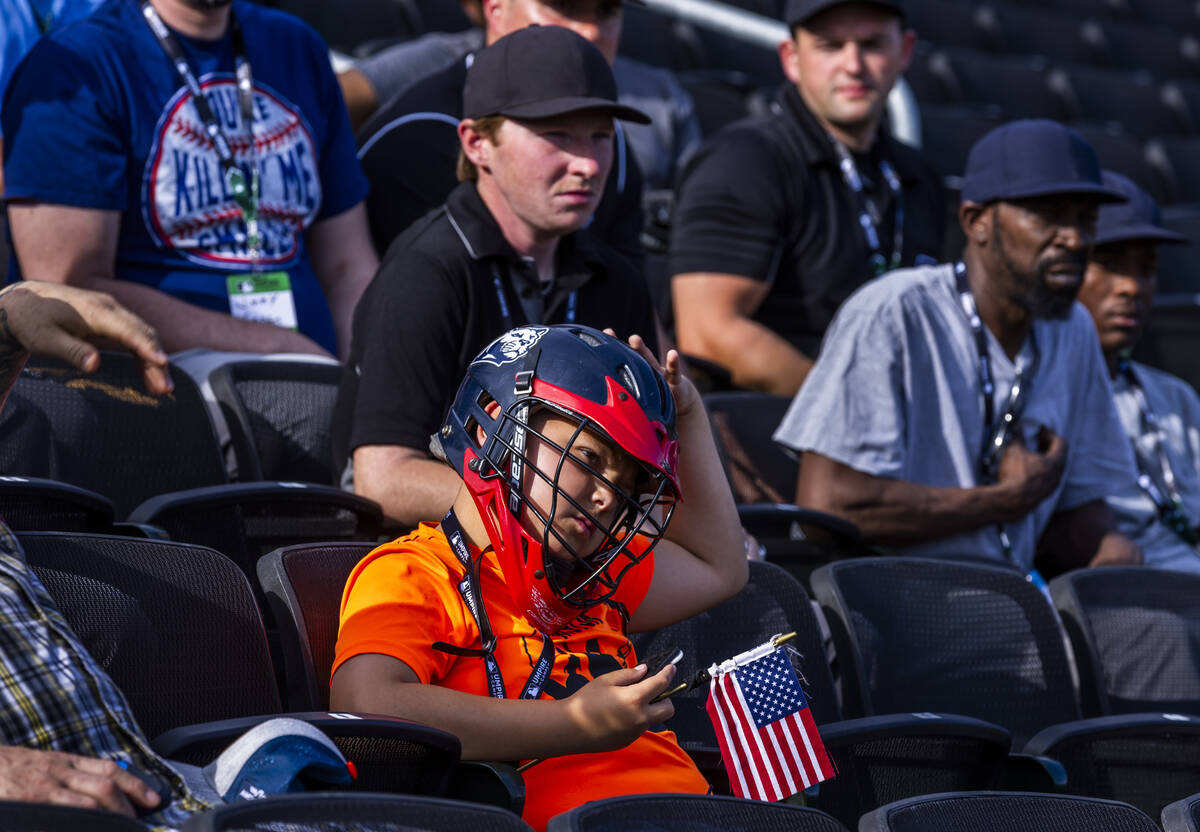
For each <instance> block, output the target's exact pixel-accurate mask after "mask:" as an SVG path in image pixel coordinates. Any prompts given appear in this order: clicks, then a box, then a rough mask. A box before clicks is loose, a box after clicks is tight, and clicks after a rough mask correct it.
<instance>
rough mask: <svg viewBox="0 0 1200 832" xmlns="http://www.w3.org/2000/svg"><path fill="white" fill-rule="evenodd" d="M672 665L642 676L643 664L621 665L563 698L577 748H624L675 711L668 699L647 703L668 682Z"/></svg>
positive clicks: (672, 668) (643, 671)
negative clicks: (619, 667) (578, 736)
mask: <svg viewBox="0 0 1200 832" xmlns="http://www.w3.org/2000/svg"><path fill="white" fill-rule="evenodd" d="M674 678H675V666H674V665H667V666H666V667H664V668H663V669H662V670H661V671H659V672H658V673H657V674H655V675H654V676H650V677H646V665H644V664H639V665H638V666H637V667H634V668H622V669H621V670H614V671H613V672H611V673H606V674H604V675H603V676H600V677H598V678H596V679H593V680H592V681H590V682H588V683H587V684H586V685H584V686H583V687H582V688H580V689H579V690H577V691H576V692H575V693H574V694H572V695H571V696H569V697H568V698H567V699H564V700H563V703H562V704H563V705H564V706H565V707H566V710H567V715H568V717H569V719H570V720H571V723H572V724H573V725H574V726H575V728H576V729H577V730H578V732H579V735H580V739H581V742H580V749H579V750H580V752H584V751H612V750H614V749H617V748H624V747H625V746H627V745H629V743H631V742H633V741H634V740H636V739H637V738H638V737H639V736H641V735H642V733H643V732H645V731H646V730H647V729H648V728H650V727H651V726H654V725H657V724H658V723H660V722H663V721H665V720H667V719H670V718H671V716H672V715H673V714H674V713H675V706H674V705H672V704H671V700H670V699H664V700H663V701H662V702H656V703H653V704H652V703H651V701H650V700H652V699H653V698H654V697H656V696H658V695H659V694H660V693H662V692H663V691H665V690H667V688H669V687H670V686H671V682H672V680H673V679H674Z"/></svg>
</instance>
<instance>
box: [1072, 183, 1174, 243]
mask: <svg viewBox="0 0 1200 832" xmlns="http://www.w3.org/2000/svg"><path fill="white" fill-rule="evenodd" d="M1102 176H1103V178H1104V184H1105V185H1107V186H1108V187H1110V188H1115V189H1116V190H1118V191H1120V192H1121V193H1123V194H1125V196H1126V197H1127V198H1128V199H1129V201H1128V202H1121V203H1117V204H1115V205H1103V206H1101V207H1100V212H1099V216H1098V217H1097V218H1096V237H1095V239H1094V240H1093V243H1094V244H1095V245H1098V246H1099V245H1104V244H1105V243H1124V242H1129V241H1132V240H1148V241H1150V242H1154V243H1173V244H1181V243H1182V244H1189V243H1191V240H1189V239H1188V238H1187V237H1185V236H1184V235H1183V234H1176V233H1175V232H1174V231H1168V230H1167V229H1165V228H1163V227H1162V212H1161V211H1159V210H1158V203H1157V202H1155V201H1154V197H1152V196H1150V194H1148V193H1146V192H1145V191H1143V190H1142V189H1141V188H1139V187H1138V186H1137V185H1136V184H1135V183H1134V182H1133V180H1131V179H1130V178H1129V177H1127V176H1122V175H1121V174H1119V173H1113V172H1112V171H1111V170H1106V171H1103V172H1102Z"/></svg>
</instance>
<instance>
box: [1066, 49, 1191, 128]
mask: <svg viewBox="0 0 1200 832" xmlns="http://www.w3.org/2000/svg"><path fill="white" fill-rule="evenodd" d="M1049 83H1050V86H1051V88H1052V89H1054V90H1055V92H1056V93H1057V94H1058V95H1059V96H1061V97H1062V99H1063V100H1064V101H1065V102H1066V104H1067V111H1068V113H1069V120H1072V121H1093V122H1112V123H1116V124H1119V125H1121V127H1122V128H1123V129H1124V130H1125V132H1127V133H1129V134H1130V135H1132V136H1134V137H1136V138H1138V139H1147V138H1150V137H1151V136H1169V135H1174V134H1176V133H1182V132H1186V131H1187V129H1188V114H1187V112H1186V110H1184V109H1183V108H1182V107H1181V106H1179V105H1178V104H1176V106H1171V105H1170V104H1169V103H1168V101H1167V100H1165V99H1164V95H1163V91H1162V89H1161V87H1160V85H1159V84H1158V82H1156V81H1155V79H1154V77H1153V76H1152V75H1150V73H1148V72H1144V71H1142V72H1130V71H1128V70H1118V69H1108V68H1104V67H1091V66H1060V67H1056V68H1055V69H1053V70H1052V71H1051V73H1050V77H1049Z"/></svg>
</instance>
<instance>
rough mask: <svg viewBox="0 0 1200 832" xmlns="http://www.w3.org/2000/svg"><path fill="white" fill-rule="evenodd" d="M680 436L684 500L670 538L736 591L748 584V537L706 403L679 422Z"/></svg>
mask: <svg viewBox="0 0 1200 832" xmlns="http://www.w3.org/2000/svg"><path fill="white" fill-rule="evenodd" d="M678 431H679V447H680V448H681V449H683V450H684V452H683V453H681V454H680V458H679V485H680V489H681V490H682V492H683V501H682V502H681V503H679V504H678V505H677V506H676V509H675V515H674V517H673V518H672V520H671V525H670V526H669V527H668V528H667V534H666V538H667V539H668V540H671V541H673V542H674V543H677V544H679V545H680V546H681V547H682V548H684V549H686V550H687V551H689V552H691V553H692V554H693V555H694V556H695V557H697V558H699V559H700V560H702V561H704V562H705V563H708V564H709V565H710V566H712V567H713V568H714V569H717V570H718V571H720V572H721V573H723V574H724V575H725V576H727V577H728V580H729V584H730V586H732V587H734V589H733V592H736V591H737V590H738V589H740V588H741V586H742V585H743V584H745V582H746V573H747V567H746V554H745V536H744V534H743V532H742V525H741V522H740V521H739V520H738V514H737V506H736V505H735V504H734V500H733V494H732V492H731V491H730V490H729V488H728V486H727V484H726V478H725V471H724V468H723V467H722V465H721V459H720V457H719V456H718V454H717V448H716V445H715V443H714V442H713V432H712V428H711V427H710V426H709V421H708V414H707V412H706V411H705V409H704V406H703V405H702V404H700V403H697V404H696V406H695V408H694V409H693V410H692V412H690V413H687V414H685V415H684V416H682V417H681V418H680V420H679V423H678Z"/></svg>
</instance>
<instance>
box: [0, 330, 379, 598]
mask: <svg viewBox="0 0 1200 832" xmlns="http://www.w3.org/2000/svg"><path fill="white" fill-rule="evenodd" d="M171 376H172V380H173V381H174V383H175V391H174V392H173V393H172V394H170V395H168V396H161V397H154V396H148V395H146V394H145V393H144V392H142V374H141V370H140V367H139V365H138V363H137V361H136V360H135V359H134V358H133V357H132V356H131V355H128V354H125V353H108V352H106V353H104V355H103V356H102V358H101V362H100V369H99V370H98V371H97V372H95V373H93V374H87V373H83V372H81V371H79V370H76V369H74V368H70V367H66V366H65V365H61V364H57V363H54V362H30V364H29V365H28V366H26V368H25V369H24V370H23V371H22V373H21V376H20V378H19V379H18V380H17V384H16V387H15V388H14V392H15V393H16V394H18V395H14V396H13V397H12V399H11V400H10V402H9V407H10V408H13V411H12V412H10V413H8V414H6V417H5V419H4V420H3V421H2V422H0V424H4V425H6V426H7V425H9V424H10V421H9V420H10V419H13V418H14V417H16V416H18V415H19V413H20V411H19V410H18V408H21V407H27V408H37V410H38V413H39V414H41V415H42V416H43V417H44V418H46V419H47V420H48V421H49V424H50V428H51V430H50V433H51V437H52V441H50V442H47V443H45V445H43V446H39V447H38V448H36V450H37V451H39V452H40V453H41V454H42V455H43V456H44V457H45V458H47V459H49V460H50V461H51V463H52V466H53V467H52V468H51V470H50V471H49V472H48V473H47V474H43V475H42V476H46V477H49V478H53V479H57V480H62V481H65V482H68V483H71V484H73V485H77V486H79V487H81V488H86V489H89V490H91V491H95V492H98V493H99V494H102V495H104V496H105V497H107V498H108V499H110V500H112V502H113V505H114V507H115V511H116V516H117V517H118V519H127V520H129V521H131V522H134V523H144V524H151V525H155V526H160V527H162V528H163V529H165V530H166V531H167V533H168V534H169V535H170V536H171V537H172V538H173V539H175V540H184V541H187V542H189V543H198V544H201V545H205V546H210V547H212V548H214V549H216V550H217V551H219V552H221V553H223V554H225V555H227V556H228V557H230V558H233V559H234V560H236V561H237V562H238V563H240V564H241V566H242V568H243V569H244V570H246V572H247V573H248V574H253V570H254V562H255V561H256V560H257V559H258V557H259V555H261V554H265V553H266V552H268V551H270V550H271V549H275V548H277V547H279V546H283V545H286V544H288V543H299V542H303V541H310V540H345V539H374V538H375V537H376V536H377V535H378V533H379V526H380V523H381V519H382V513H381V512H380V509H379V506H378V504H376V503H373V502H372V501H370V500H366V499H364V498H362V497H359V496H358V495H355V494H351V493H349V492H346V491H342V490H341V489H340V488H335V487H333V486H322V485H314V484H309V483H303V482H280V481H263V482H243V483H228V482H226V473H225V462H224V459H223V458H222V455H221V452H220V449H219V447H218V444H217V440H216V437H215V434H214V433H213V429H212V425H211V423H210V422H209V417H208V410H207V407H206V406H205V404H204V401H203V399H202V398H201V396H200V392H199V389H198V388H197V386H196V384H195V382H194V381H193V380H192V379H191V377H190V376H188V375H187V374H186V373H182V372H179V371H178V370H177V369H176V368H174V367H172V368H171ZM29 454H30V448H28V447H23V446H22V444H21V443H20V442H18V441H12V440H10V439H9V437H7V436H5V437H4V438H3V439H0V471H2V472H3V473H5V474H16V475H25V474H30V473H34V472H30V471H27V470H20V468H21V467H22V466H23V465H24V464H26V463H28V462H29V459H28V457H29Z"/></svg>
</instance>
